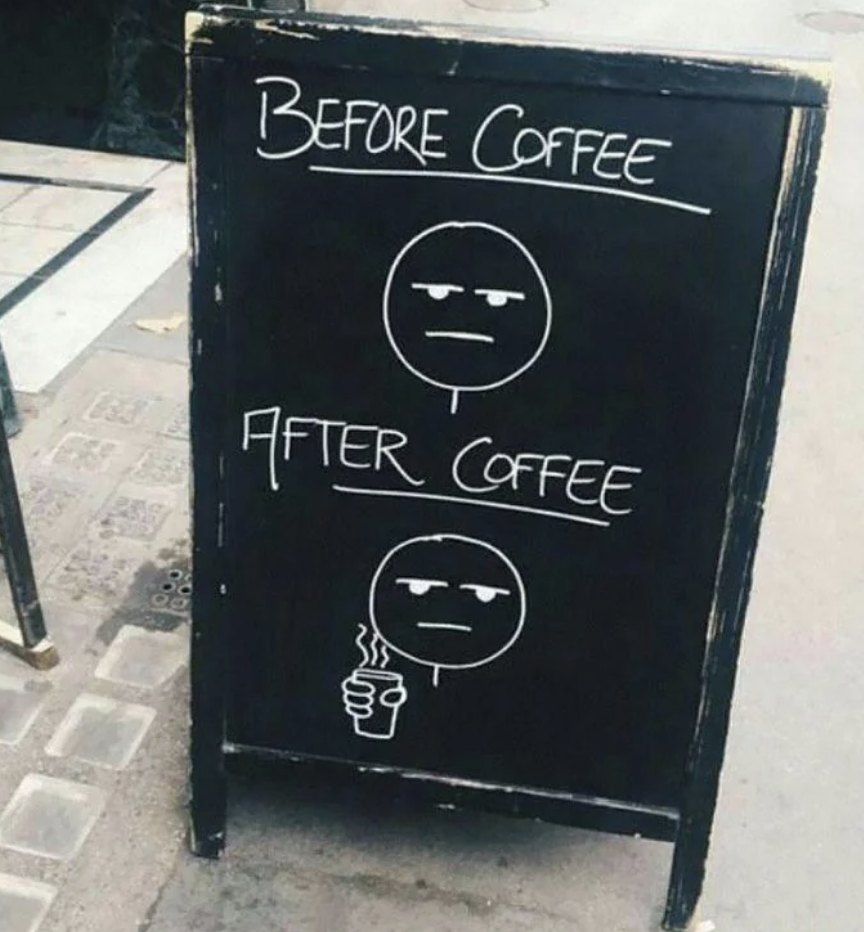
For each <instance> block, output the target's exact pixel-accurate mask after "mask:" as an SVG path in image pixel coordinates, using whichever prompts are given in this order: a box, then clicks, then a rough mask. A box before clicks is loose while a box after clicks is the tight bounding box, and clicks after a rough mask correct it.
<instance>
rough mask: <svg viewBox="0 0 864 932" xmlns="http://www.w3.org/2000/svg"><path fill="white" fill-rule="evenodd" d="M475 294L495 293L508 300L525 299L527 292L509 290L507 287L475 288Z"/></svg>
mask: <svg viewBox="0 0 864 932" xmlns="http://www.w3.org/2000/svg"><path fill="white" fill-rule="evenodd" d="M474 294H478V295H481V296H484V297H487V298H488V297H489V295H495V296H496V297H499V298H505V299H506V300H508V301H524V300H525V292H524V291H507V289H506V288H475V289H474Z"/></svg>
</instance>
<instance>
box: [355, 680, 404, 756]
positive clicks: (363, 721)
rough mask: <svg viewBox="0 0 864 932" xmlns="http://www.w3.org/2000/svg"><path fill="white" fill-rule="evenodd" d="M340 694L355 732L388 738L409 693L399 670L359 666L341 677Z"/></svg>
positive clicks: (392, 731)
mask: <svg viewBox="0 0 864 932" xmlns="http://www.w3.org/2000/svg"><path fill="white" fill-rule="evenodd" d="M342 698H343V701H344V703H345V710H346V712H347V713H348V714H349V715H350V716H351V718H352V719H353V721H354V732H355V733H356V734H357V735H360V736H361V737H363V738H374V739H377V740H379V741H389V740H390V739H391V738H392V737H393V736H394V735H395V734H396V723H397V721H398V719H399V710H400V709H401V708H402V706H403V705H404V704H405V700H406V699H407V698H408V693H407V691H406V690H405V686H404V682H403V677H402V674H401V673H396V672H394V671H392V670H372V669H369V668H364V667H360V668H358V669H357V670H354V672H353V673H352V674H351V675H350V676H349V677H347V678H346V679H345V680H343V682H342Z"/></svg>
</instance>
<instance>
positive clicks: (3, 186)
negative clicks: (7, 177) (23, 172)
mask: <svg viewBox="0 0 864 932" xmlns="http://www.w3.org/2000/svg"><path fill="white" fill-rule="evenodd" d="M29 190H30V185H29V184H19V183H18V182H17V181H0V208H3V207H5V206H6V205H7V204H11V203H12V202H13V201H17V200H18V198H19V197H21V196H22V195H24V194H26V193H27V192H28V191H29Z"/></svg>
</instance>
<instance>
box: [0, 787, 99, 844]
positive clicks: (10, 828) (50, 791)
mask: <svg viewBox="0 0 864 932" xmlns="http://www.w3.org/2000/svg"><path fill="white" fill-rule="evenodd" d="M104 806H105V792H104V790H100V789H98V788H97V787H95V786H88V785H87V784H85V783H73V782H72V781H70V780H57V779H55V778H54V777H46V776H43V775H42V774H37V773H30V774H27V776H26V777H24V779H23V780H22V781H21V783H20V784H19V785H18V789H17V790H16V791H15V793H14V795H13V796H12V799H11V800H10V801H9V805H8V806H7V807H6V809H5V810H4V811H3V815H2V816H0V846H2V847H4V848H10V849H11V850H13V851H21V852H23V853H24V854H35V855H36V856H37V857H43V858H52V859H55V860H59V861H67V860H69V859H70V858H73V857H74V856H75V855H76V854H77V853H78V851H79V850H80V849H81V846H82V845H83V844H84V842H85V840H86V839H87V836H88V835H89V834H90V830H91V829H92V828H93V826H94V825H95V824H96V820H97V819H98V818H99V816H100V815H101V813H102V810H103V808H104Z"/></svg>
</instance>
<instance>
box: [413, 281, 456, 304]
mask: <svg viewBox="0 0 864 932" xmlns="http://www.w3.org/2000/svg"><path fill="white" fill-rule="evenodd" d="M411 287H412V288H413V289H414V291H425V292H426V294H428V295H429V297H430V298H431V299H432V300H433V301H444V300H446V299H447V298H449V297H450V295H451V294H461V293H462V292H463V291H464V290H465V289H464V288H463V287H462V286H461V285H448V284H446V283H445V282H414V283H413V284H412V285H411Z"/></svg>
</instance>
